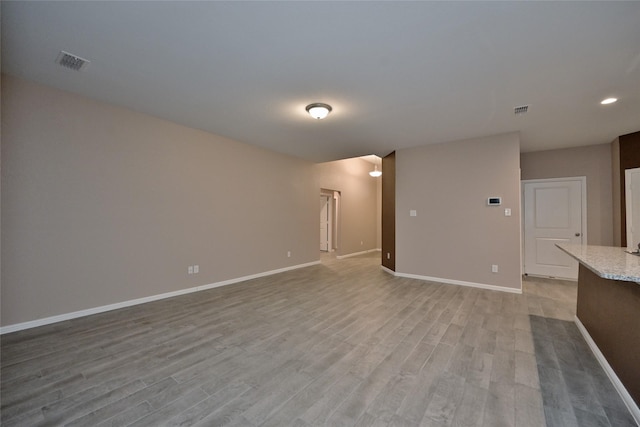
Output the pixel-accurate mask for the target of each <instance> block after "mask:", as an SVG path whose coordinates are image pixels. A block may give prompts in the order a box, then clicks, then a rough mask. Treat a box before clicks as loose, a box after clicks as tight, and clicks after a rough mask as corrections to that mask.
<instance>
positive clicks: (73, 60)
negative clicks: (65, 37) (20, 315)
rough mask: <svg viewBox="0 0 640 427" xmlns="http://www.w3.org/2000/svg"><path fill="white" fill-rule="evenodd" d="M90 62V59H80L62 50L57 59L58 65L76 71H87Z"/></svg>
mask: <svg viewBox="0 0 640 427" xmlns="http://www.w3.org/2000/svg"><path fill="white" fill-rule="evenodd" d="M90 62H91V61H89V60H88V59H84V58H80V57H79V56H76V55H73V54H71V53H69V52H65V51H64V50H61V51H60V53H59V54H58V57H57V58H56V63H58V64H60V65H62V66H63V67H65V68H69V69H70V70H75V71H82V70H86V68H87V67H88V66H89V64H90Z"/></svg>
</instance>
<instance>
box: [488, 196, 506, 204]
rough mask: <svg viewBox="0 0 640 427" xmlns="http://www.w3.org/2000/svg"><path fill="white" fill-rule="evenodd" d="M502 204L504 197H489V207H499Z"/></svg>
mask: <svg viewBox="0 0 640 427" xmlns="http://www.w3.org/2000/svg"><path fill="white" fill-rule="evenodd" d="M501 204H502V197H489V198H488V199H487V206H499V205H501Z"/></svg>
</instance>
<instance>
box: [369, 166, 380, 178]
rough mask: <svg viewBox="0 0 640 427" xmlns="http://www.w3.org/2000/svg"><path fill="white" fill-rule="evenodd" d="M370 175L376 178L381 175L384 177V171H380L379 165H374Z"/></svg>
mask: <svg viewBox="0 0 640 427" xmlns="http://www.w3.org/2000/svg"><path fill="white" fill-rule="evenodd" d="M369 175H371V176H373V177H374V178H377V177H379V176H380V175H382V171H379V170H378V165H374V166H373V170H372V171H371V172H369Z"/></svg>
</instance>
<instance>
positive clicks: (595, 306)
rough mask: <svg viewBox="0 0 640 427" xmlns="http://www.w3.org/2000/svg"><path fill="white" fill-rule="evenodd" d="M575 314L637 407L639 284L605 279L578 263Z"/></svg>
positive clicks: (639, 378) (639, 397)
mask: <svg viewBox="0 0 640 427" xmlns="http://www.w3.org/2000/svg"><path fill="white" fill-rule="evenodd" d="M577 317H578V319H579V320H580V322H581V323H582V324H583V325H584V327H585V329H586V330H587V331H588V332H589V335H591V338H592V339H593V341H594V342H595V344H596V345H597V346H598V348H599V349H600V352H602V354H603V355H604V357H605V358H606V359H607V362H608V363H609V365H610V366H611V368H612V369H613V371H614V372H615V373H616V375H617V376H618V378H619V379H620V381H621V382H622V384H623V385H624V387H625V388H626V389H627V391H628V392H629V394H630V395H631V397H632V398H633V400H634V401H635V403H636V405H638V406H640V285H639V284H637V283H635V282H624V281H620V280H609V279H604V278H602V277H600V276H598V275H596V274H595V273H593V272H592V271H591V270H589V269H588V268H587V267H585V266H584V265H582V263H580V270H579V273H578V305H577Z"/></svg>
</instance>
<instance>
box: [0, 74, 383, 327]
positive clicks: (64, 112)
mask: <svg viewBox="0 0 640 427" xmlns="http://www.w3.org/2000/svg"><path fill="white" fill-rule="evenodd" d="M372 188H375V187H372ZM372 191H373V190H372ZM318 194H319V193H318V187H317V184H316V180H315V176H314V167H313V164H312V163H309V162H307V161H303V160H300V159H296V158H293V157H289V156H285V155H281V154H278V153H274V152H271V151H267V150H264V149H261V148H257V147H254V146H251V145H247V144H243V143H239V142H236V141H232V140H229V139H225V138H223V137H220V136H216V135H212V134H210V133H207V132H203V131H200V130H196V129H191V128H187V127H184V126H181V125H177V124H175V123H172V122H168V121H165V120H160V119H157V118H154V117H150V116H147V115H144V114H139V113H136V112H132V111H130V110H125V109H123V108H119V107H116V106H112V105H108V104H104V103H100V102H95V101H92V100H89V99H87V98H84V97H80V96H76V95H73V94H70V93H67V92H62V91H59V90H55V89H51V88H48V87H45V86H41V85H38V84H34V83H31V82H28V81H24V80H20V79H17V78H14V77H11V76H6V75H3V77H2V294H1V296H2V313H1V324H2V325H3V326H5V325H12V324H17V323H21V322H27V321H32V320H35V319H42V318H46V317H50V316H56V315H61V314H66V313H71V312H74V311H80V310H84V309H90V308H94V307H100V306H104V305H109V304H114V303H119V302H122V301H128V300H134V299H138V298H142V297H147V296H152V295H158V294H163V293H167V292H173V291H179V290H182V289H188V288H193V287H196V286H201V285H206V284H210V283H215V282H220V281H225V280H229V279H234V278H238V277H243V276H247V275H252V274H258V273H262V272H267V271H271V270H274V269H280V268H286V267H289V266H296V265H300V264H304V263H309V262H314V261H317V260H318V259H319V254H318V239H319V237H318V212H317V211H318V208H317V207H318ZM372 215H373V218H375V215H374V214H373V212H372ZM371 226H372V231H371V237H367V244H369V239H370V240H371V245H373V244H374V243H375V242H374V238H375V237H374V236H375V228H373V224H371ZM288 251H291V257H287V252H288ZM196 264H197V265H199V267H200V273H199V274H194V275H188V274H187V267H188V266H189V265H196Z"/></svg>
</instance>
